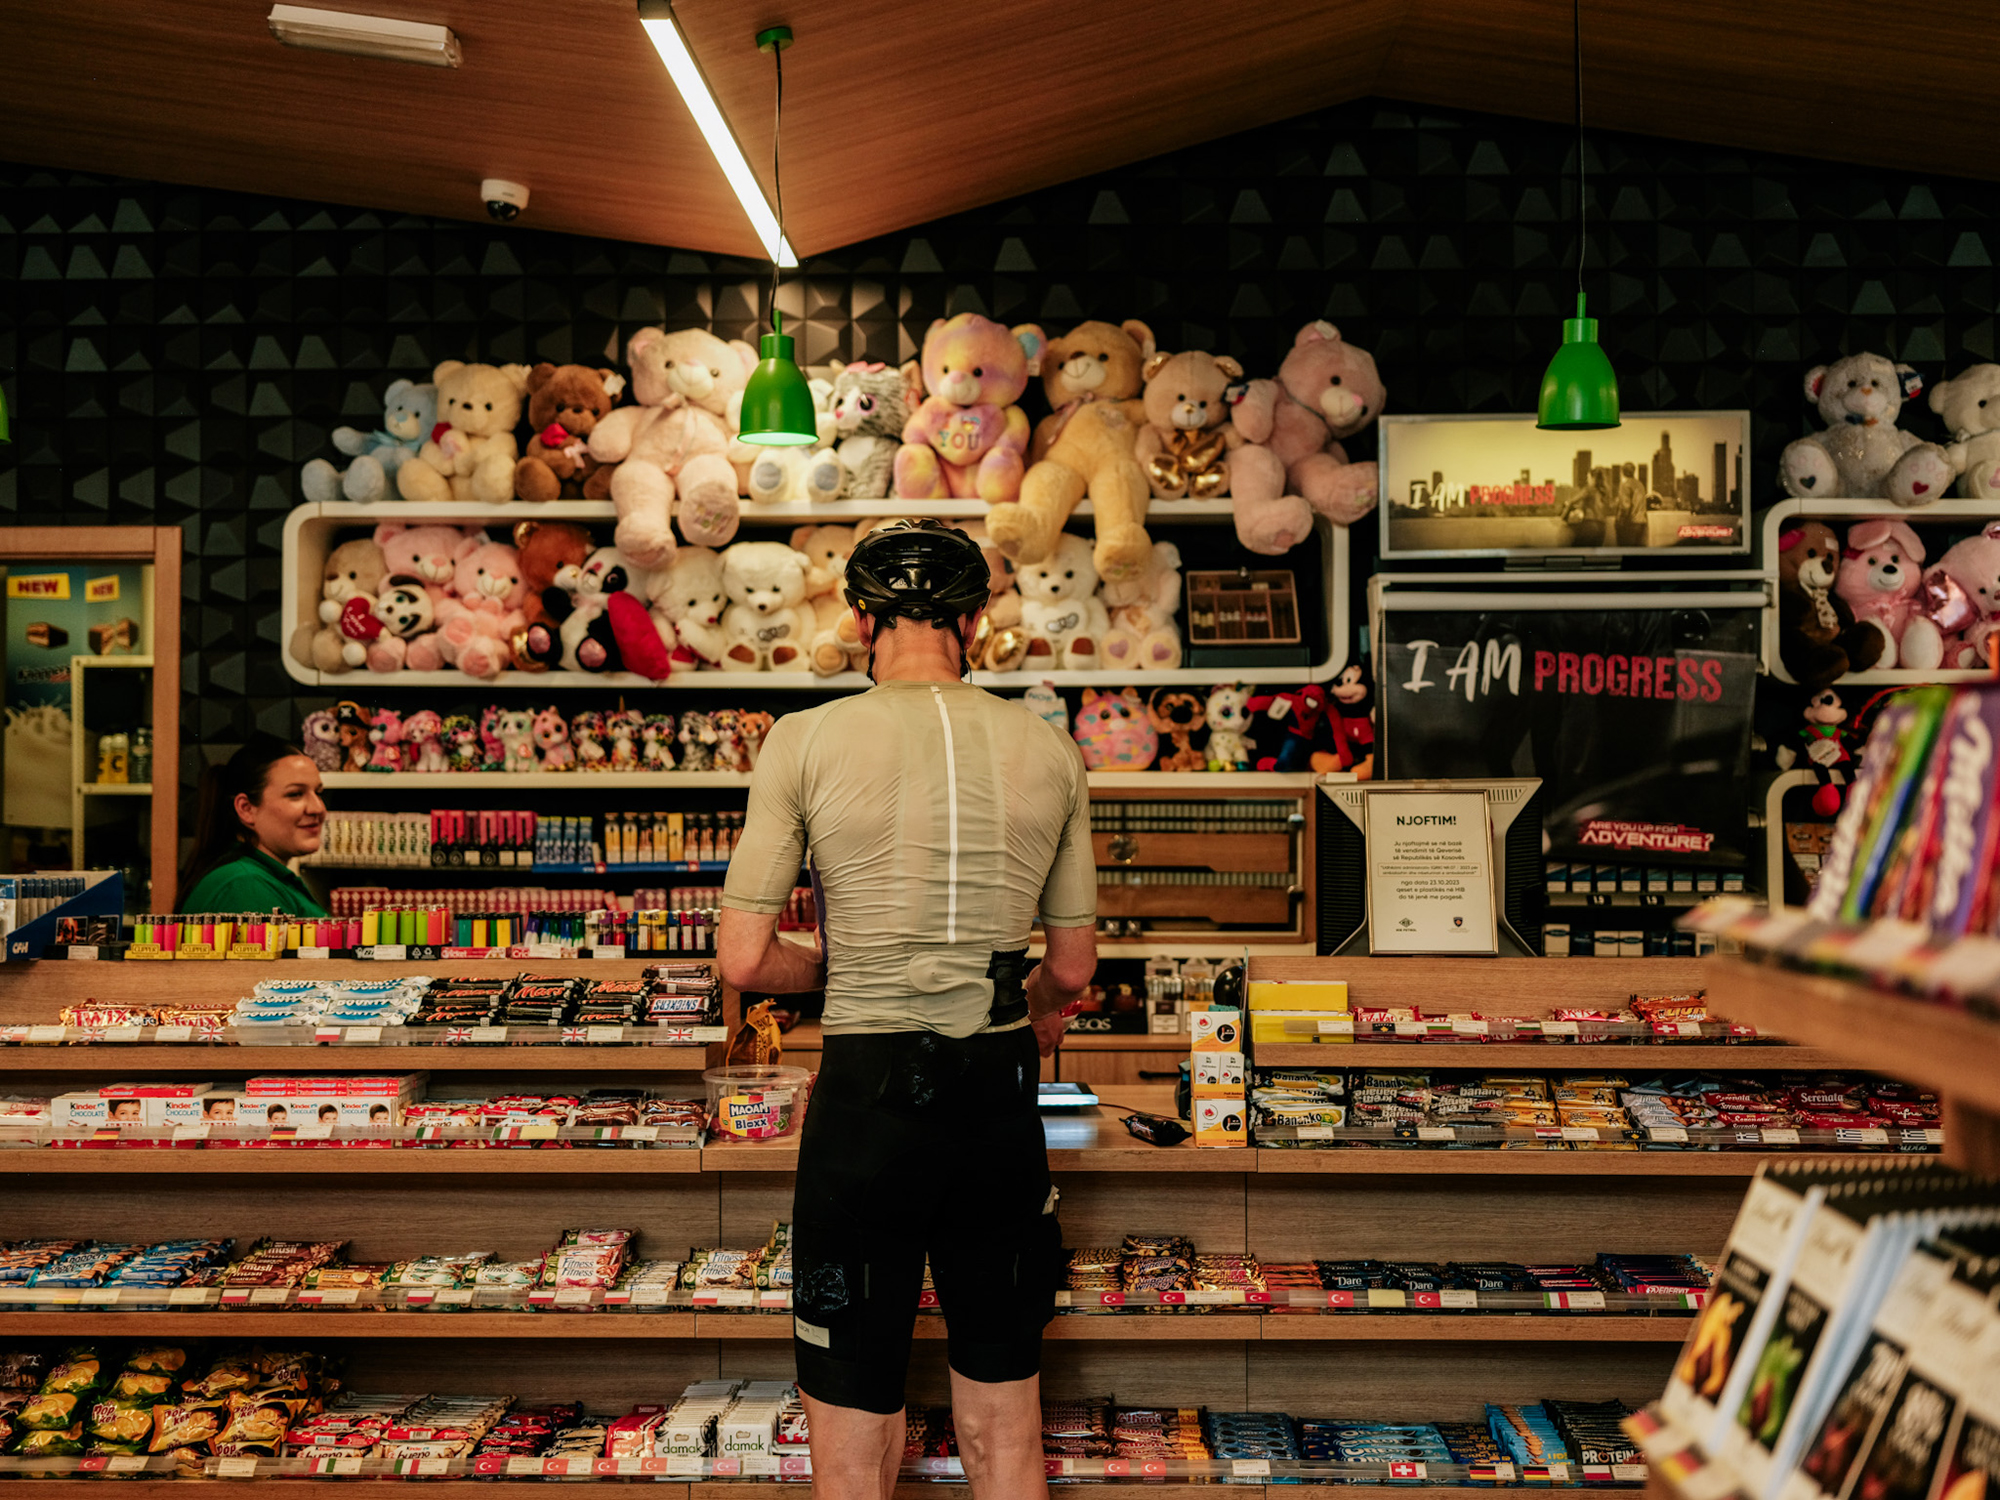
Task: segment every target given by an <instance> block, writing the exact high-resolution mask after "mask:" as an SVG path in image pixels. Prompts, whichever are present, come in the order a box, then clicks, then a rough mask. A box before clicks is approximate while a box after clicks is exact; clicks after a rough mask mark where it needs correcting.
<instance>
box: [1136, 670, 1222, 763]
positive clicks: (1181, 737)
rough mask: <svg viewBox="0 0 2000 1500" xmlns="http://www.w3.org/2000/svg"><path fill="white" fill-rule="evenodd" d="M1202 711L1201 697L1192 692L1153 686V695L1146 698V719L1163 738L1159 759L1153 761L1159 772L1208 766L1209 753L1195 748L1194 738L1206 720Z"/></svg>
mask: <svg viewBox="0 0 2000 1500" xmlns="http://www.w3.org/2000/svg"><path fill="white" fill-rule="evenodd" d="M1207 717H1208V716H1207V715H1206V714H1204V713H1203V712H1202V707H1201V699H1199V698H1197V697H1195V695H1194V694H1193V693H1180V692H1175V691H1174V690H1173V689H1172V688H1163V687H1161V688H1154V689H1153V695H1152V697H1150V698H1148V699H1147V700H1146V718H1147V721H1148V722H1149V723H1151V724H1152V726H1153V728H1154V729H1155V730H1156V731H1157V732H1158V733H1159V734H1160V736H1161V737H1162V739H1163V740H1164V742H1165V743H1164V744H1163V745H1162V747H1161V751H1160V758H1159V759H1158V760H1157V761H1155V762H1154V763H1153V769H1154V770H1156V771H1200V770H1203V769H1205V768H1206V767H1207V765H1208V756H1207V755H1206V754H1204V753H1203V752H1202V751H1200V750H1197V749H1195V747H1194V737H1195V736H1196V735H1197V734H1200V733H1201V727H1202V725H1203V724H1204V723H1206V722H1207Z"/></svg>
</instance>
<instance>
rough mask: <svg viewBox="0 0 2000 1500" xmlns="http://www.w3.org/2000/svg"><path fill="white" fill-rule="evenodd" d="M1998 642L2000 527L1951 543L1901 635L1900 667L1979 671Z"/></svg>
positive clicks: (1926, 576)
mask: <svg viewBox="0 0 2000 1500" xmlns="http://www.w3.org/2000/svg"><path fill="white" fill-rule="evenodd" d="M1996 638H2000V521H1994V522H1991V523H1990V524H1988V526H1987V527H1986V529H1985V530H1984V531H1982V532H1981V533H1980V534H1979V535H1978V536H1969V537H1967V538H1966V539H1965V540H1964V541H1962V542H1958V543H1955V544H1954V545H1953V546H1952V547H1951V548H1950V550H1948V551H1947V552H1946V553H1945V555H1944V556H1943V557H1941V558H1939V559H1938V561H1937V566H1936V567H1934V568H1932V569H1931V570H1930V571H1929V572H1928V573H1926V574H1924V582H1923V590H1922V594H1921V597H1920V598H1919V599H1918V601H1917V604H1916V608H1915V613H1914V615H1913V617H1912V618H1911V620H1910V622H1909V624H1908V625H1907V626H1906V627H1905V629H1904V631H1903V642H1902V659H1901V661H1900V662H1899V663H1898V665H1900V666H1902V667H1905V668H1909V669H1913V670H1916V671H1926V672H1927V671H1930V670H1931V669H1933V668H1935V667H1952V668H1966V667H1983V666H1985V665H1986V653H1987V651H1988V650H1989V649H1991V648H1992V646H1993V643H1994V642H1995V639H1996Z"/></svg>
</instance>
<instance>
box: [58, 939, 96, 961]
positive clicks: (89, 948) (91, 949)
mask: <svg viewBox="0 0 2000 1500" xmlns="http://www.w3.org/2000/svg"><path fill="white" fill-rule="evenodd" d="M64 956H65V957H67V958H68V959H70V960H71V961H72V962H74V963H89V962H91V961H92V960H93V959H95V958H96V957H97V949H96V947H95V946H94V945H92V944H89V943H71V944H70V946H69V952H68V953H67V954H66V955H64Z"/></svg>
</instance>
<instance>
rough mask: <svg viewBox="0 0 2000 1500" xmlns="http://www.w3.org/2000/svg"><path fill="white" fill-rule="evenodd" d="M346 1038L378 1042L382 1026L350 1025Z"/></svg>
mask: <svg viewBox="0 0 2000 1500" xmlns="http://www.w3.org/2000/svg"><path fill="white" fill-rule="evenodd" d="M375 951H376V952H377V953H380V952H381V951H382V950H381V949H380V948H377V949H376V950H375ZM347 1040H348V1041H350V1042H379V1041H381V1040H382V1028H381V1027H380V1026H350V1027H348V1028H347Z"/></svg>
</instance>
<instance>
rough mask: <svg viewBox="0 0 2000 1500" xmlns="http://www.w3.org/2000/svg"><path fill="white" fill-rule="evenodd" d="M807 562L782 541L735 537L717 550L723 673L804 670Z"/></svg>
mask: <svg viewBox="0 0 2000 1500" xmlns="http://www.w3.org/2000/svg"><path fill="white" fill-rule="evenodd" d="M811 568H812V561H811V559H809V558H808V557H807V556H806V555H805V554H804V553H803V552H794V551H793V550H792V549H791V548H790V547H787V546H786V545H785V544H784V543H783V542H738V543H737V544H736V545H735V546H733V547H731V548H729V549H728V550H727V551H726V552H724V553H723V554H722V587H723V590H724V592H726V593H727V594H728V595H729V608H728V609H727V610H726V611H725V612H724V613H723V616H722V636H723V640H724V642H725V648H724V650H723V653H722V662H721V666H722V670H723V671H725V672H806V671H810V670H811V669H812V659H811V657H810V656H808V655H807V647H808V646H809V645H810V644H811V641H812V637H813V627H814V625H815V623H816V622H815V620H814V617H813V612H812V611H811V610H810V609H808V608H806V603H805V601H806V577H807V574H808V573H809V572H810V571H811Z"/></svg>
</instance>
